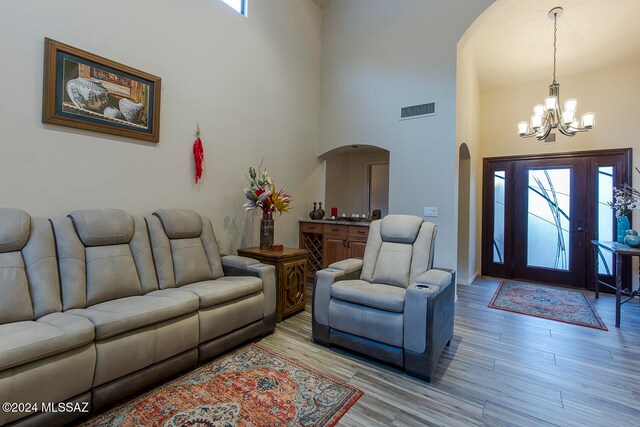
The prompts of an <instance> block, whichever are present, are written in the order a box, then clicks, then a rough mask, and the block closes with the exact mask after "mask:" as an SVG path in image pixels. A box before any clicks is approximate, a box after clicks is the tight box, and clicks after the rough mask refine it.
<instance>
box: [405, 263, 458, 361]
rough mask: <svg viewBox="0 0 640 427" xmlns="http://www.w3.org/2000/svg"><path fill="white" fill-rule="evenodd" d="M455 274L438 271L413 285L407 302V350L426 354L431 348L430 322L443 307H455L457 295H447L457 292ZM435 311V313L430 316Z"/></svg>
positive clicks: (407, 292)
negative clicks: (429, 344)
mask: <svg viewBox="0 0 640 427" xmlns="http://www.w3.org/2000/svg"><path fill="white" fill-rule="evenodd" d="M454 277H455V272H454V271H453V270H446V269H440V268H434V269H431V270H428V271H426V272H425V273H424V274H422V275H420V276H419V277H418V278H417V279H416V281H415V283H412V284H411V285H409V287H408V288H407V290H406V292H405V300H404V347H405V349H407V350H410V351H413V352H415V353H423V352H424V351H425V350H426V348H427V342H428V340H429V339H432V338H431V337H429V336H428V335H429V330H430V329H431V328H432V327H433V325H429V324H428V322H429V319H430V318H432V317H433V316H434V315H435V312H436V311H439V309H440V307H441V306H443V307H446V306H448V305H449V304H452V303H453V302H454V299H455V292H452V291H451V292H449V291H447V292H445V290H449V287H451V289H454V287H455V285H454V284H453V282H454ZM430 311H431V313H430Z"/></svg>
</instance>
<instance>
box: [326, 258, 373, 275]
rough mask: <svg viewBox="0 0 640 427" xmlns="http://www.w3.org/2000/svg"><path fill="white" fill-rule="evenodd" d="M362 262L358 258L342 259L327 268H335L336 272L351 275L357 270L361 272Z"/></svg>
mask: <svg viewBox="0 0 640 427" xmlns="http://www.w3.org/2000/svg"><path fill="white" fill-rule="evenodd" d="M363 262H364V261H363V260H361V259H359V258H349V259H343V260H342V261H338V262H334V263H333V264H331V265H329V268H335V269H336V270H341V271H343V272H344V274H352V273H355V272H357V271H359V270H362V264H363Z"/></svg>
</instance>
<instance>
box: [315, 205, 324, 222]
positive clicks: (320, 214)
mask: <svg viewBox="0 0 640 427" xmlns="http://www.w3.org/2000/svg"><path fill="white" fill-rule="evenodd" d="M319 204H320V207H318V210H317V211H316V219H324V209H322V202H319Z"/></svg>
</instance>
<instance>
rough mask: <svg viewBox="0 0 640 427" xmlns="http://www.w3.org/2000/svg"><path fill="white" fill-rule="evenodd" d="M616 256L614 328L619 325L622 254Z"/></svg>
mask: <svg viewBox="0 0 640 427" xmlns="http://www.w3.org/2000/svg"><path fill="white" fill-rule="evenodd" d="M615 257H616V328H619V327H620V295H621V294H622V256H621V255H620V254H615Z"/></svg>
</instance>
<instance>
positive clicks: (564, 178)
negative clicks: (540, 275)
mask: <svg viewBox="0 0 640 427" xmlns="http://www.w3.org/2000/svg"><path fill="white" fill-rule="evenodd" d="M527 197H528V203H527V266H530V267H542V268H549V269H554V270H563V271H568V270H569V257H570V256H571V249H570V248H571V247H570V244H569V238H570V237H569V225H570V220H571V203H570V201H571V169H569V168H562V169H530V170H529V177H528V188H527Z"/></svg>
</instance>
